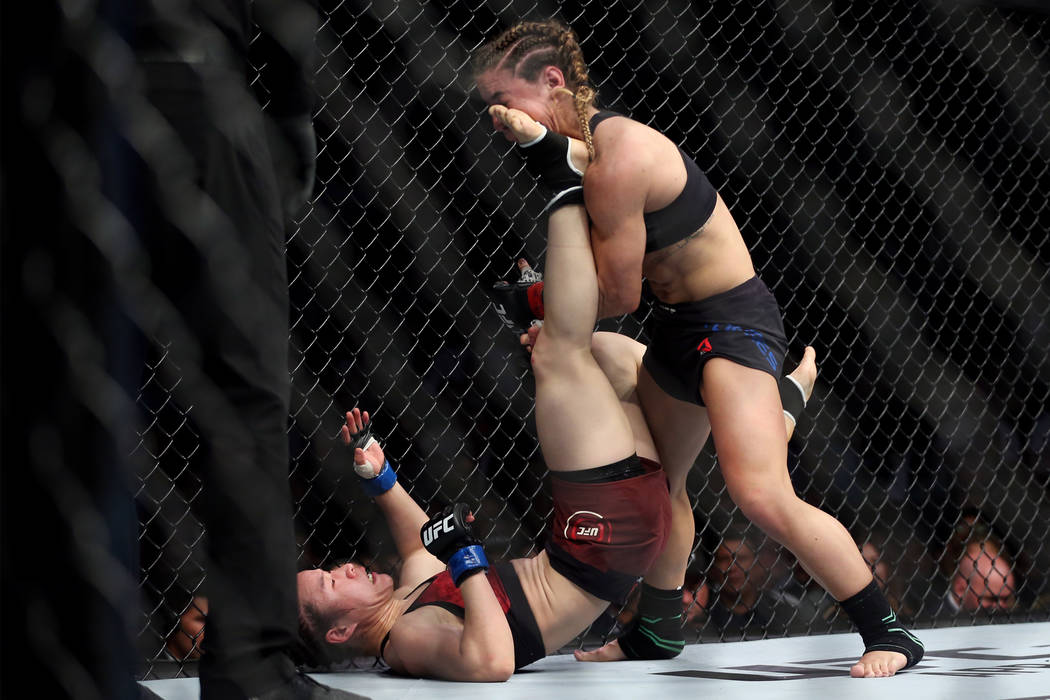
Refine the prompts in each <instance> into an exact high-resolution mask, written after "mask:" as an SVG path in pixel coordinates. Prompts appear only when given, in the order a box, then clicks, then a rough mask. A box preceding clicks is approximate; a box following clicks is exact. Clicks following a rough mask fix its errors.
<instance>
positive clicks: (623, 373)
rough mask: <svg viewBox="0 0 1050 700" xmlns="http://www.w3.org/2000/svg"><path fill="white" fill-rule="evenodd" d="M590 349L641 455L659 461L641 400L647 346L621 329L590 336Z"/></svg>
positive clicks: (599, 332)
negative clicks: (641, 370)
mask: <svg viewBox="0 0 1050 700" xmlns="http://www.w3.org/2000/svg"><path fill="white" fill-rule="evenodd" d="M591 353H592V354H593V356H594V359H595V361H596V362H597V363H598V366H599V367H600V368H601V370H602V372H604V373H605V376H606V377H608V379H609V383H610V384H611V385H612V388H613V391H615V392H616V395H617V396H618V397H619V399H620V406H621V408H622V409H623V412H624V414H625V415H626V416H627V420H628V422H629V423H630V425H631V433H632V434H633V435H634V442H635V451H636V452H637V453H638V456H639V457H643V458H645V459H651V460H653V461H656V462H659V461H660V457H659V456H658V454H657V451H656V446H655V443H654V442H653V436H652V433H651V431H650V430H649V426H648V424H647V423H646V421H645V415H644V414H643V413H642V406H641V403H640V402H639V400H638V391H637V390H638V370H639V368H640V367H641V366H642V355H644V354H645V346H644V345H642V344H641V343H639V342H638V341H637V340H634V339H633V338H628V337H627V336H625V335H621V334H620V333H609V332H606V331H598V332H596V333H594V335H593V336H592V338H591Z"/></svg>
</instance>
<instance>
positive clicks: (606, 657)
mask: <svg viewBox="0 0 1050 700" xmlns="http://www.w3.org/2000/svg"><path fill="white" fill-rule="evenodd" d="M572 655H573V656H575V657H576V660H577V661H623V660H624V659H626V658H627V656H626V655H625V654H624V653H623V649H621V648H620V640H618V639H614V640H612V641H611V642H609V643H608V644H606V645H605V646H603V647H600V648H598V649H595V650H594V651H583V650H582V649H577V650H576V651H574V652H573V653H572Z"/></svg>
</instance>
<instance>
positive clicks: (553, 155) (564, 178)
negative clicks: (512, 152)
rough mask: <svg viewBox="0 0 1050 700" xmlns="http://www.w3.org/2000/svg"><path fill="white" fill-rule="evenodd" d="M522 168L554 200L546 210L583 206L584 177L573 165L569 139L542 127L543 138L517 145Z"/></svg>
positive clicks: (548, 204)
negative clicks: (522, 160)
mask: <svg viewBox="0 0 1050 700" xmlns="http://www.w3.org/2000/svg"><path fill="white" fill-rule="evenodd" d="M519 150H520V151H521V154H522V156H523V157H524V159H525V167H526V168H527V169H528V170H529V172H531V173H533V174H534V175H537V176H538V177H539V178H540V182H542V183H543V185H544V186H545V187H546V188H547V189H548V190H550V192H551V194H552V195H553V197H552V198H551V199H550V201H549V202H548V203H547V206H546V207H545V210H546V211H551V212H553V211H554V210H555V209H558V208H559V207H563V206H568V205H571V204H583V185H582V180H583V173H582V172H581V171H580V170H578V169H577V168H576V166H575V165H573V162H572V151H571V144H570V142H569V138H568V137H567V136H563V135H562V134H559V133H557V132H555V131H553V130H551V129H547V128H546V127H544V133H543V135H542V136H540V137H538V138H536V139H534V140H532V141H530V142H528V143H525V144H520V145H519Z"/></svg>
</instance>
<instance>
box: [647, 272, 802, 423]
mask: <svg viewBox="0 0 1050 700" xmlns="http://www.w3.org/2000/svg"><path fill="white" fill-rule="evenodd" d="M646 331H647V332H648V335H649V345H648V347H647V348H646V350H645V355H644V356H643V357H642V364H643V365H645V368H646V369H647V370H648V371H649V374H650V375H652V377H653V379H654V380H655V381H656V383H657V385H658V386H659V387H660V388H661V389H663V390H664V391H665V392H667V393H668V394H669V395H671V396H673V397H674V398H676V399H678V400H680V401H688V402H689V403H695V404H696V405H698V406H703V405H704V401H703V399H702V398H701V397H700V382H701V380H702V378H703V372H704V364H705V363H706V362H707V361H708V360H710V359H711V358H714V357H724V358H726V359H728V360H732V361H733V362H735V363H737V364H738V365H743V366H744V367H750V368H752V369H757V370H761V371H763V372H768V373H769V374H771V375H773V377H774V378H775V379H780V375H781V374H782V373H783V371H784V355H785V354H786V353H787V336H786V335H785V334H784V323H783V321H782V320H781V316H780V307H779V306H777V300H776V298H774V296H773V293H772V292H770V291H769V288H768V287H766V285H765V284H764V283H763V282H762V280H760V279H759V278H758V277H752V278H751V279H749V280H748V281H747V282H744V283H743V284H740V285H738V286H736V287H733V288H732V289H730V290H728V291H725V292H722V293H721V294H715V295H714V296H711V297H708V298H707V299H702V300H701V301H690V302H684V303H682V304H663V303H660V302H659V301H656V302H654V303H653V312H652V315H650V317H649V321H648V323H647V325H646Z"/></svg>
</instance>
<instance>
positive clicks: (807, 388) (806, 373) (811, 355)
mask: <svg viewBox="0 0 1050 700" xmlns="http://www.w3.org/2000/svg"><path fill="white" fill-rule="evenodd" d="M788 376H789V377H791V378H792V379H794V380H795V381H796V382H798V384H799V386H801V387H802V393H803V394H804V395H805V397H806V402H807V403H808V402H809V397H811V396H813V386H814V385H815V384H816V383H817V351H816V350H814V349H813V347H812V346H810V345H807V346H806V350H805V351H804V352H803V353H802V362H800V363H799V364H798V367H796V368H795V370H794V371H793V372H791V373H790V374H789V375H788Z"/></svg>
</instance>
